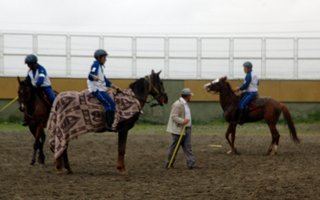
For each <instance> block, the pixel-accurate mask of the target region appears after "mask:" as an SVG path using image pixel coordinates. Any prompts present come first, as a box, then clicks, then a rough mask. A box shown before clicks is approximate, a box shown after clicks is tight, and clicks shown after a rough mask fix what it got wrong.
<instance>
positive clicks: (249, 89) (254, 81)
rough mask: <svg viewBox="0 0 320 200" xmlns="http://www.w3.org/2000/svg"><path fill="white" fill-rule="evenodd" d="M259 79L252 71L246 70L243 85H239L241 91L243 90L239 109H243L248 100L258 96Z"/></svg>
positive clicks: (248, 102)
mask: <svg viewBox="0 0 320 200" xmlns="http://www.w3.org/2000/svg"><path fill="white" fill-rule="evenodd" d="M258 86H259V79H258V76H256V75H255V74H254V73H253V72H252V71H251V72H248V73H247V75H246V77H245V79H244V83H243V85H242V86H241V87H240V90H241V91H245V93H244V94H243V96H242V98H241V100H240V110H242V111H243V110H245V109H246V107H247V106H248V105H249V104H250V102H251V101H252V100H253V99H254V98H255V97H257V96H258Z"/></svg>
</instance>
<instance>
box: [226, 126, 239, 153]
mask: <svg viewBox="0 0 320 200" xmlns="http://www.w3.org/2000/svg"><path fill="white" fill-rule="evenodd" d="M236 126H237V124H235V123H229V127H228V130H227V132H226V139H227V141H228V143H229V145H230V147H231V150H229V151H228V152H227V154H238V152H237V150H236V148H235V145H234V141H235V132H236ZM230 134H231V140H230Z"/></svg>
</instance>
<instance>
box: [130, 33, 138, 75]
mask: <svg viewBox="0 0 320 200" xmlns="http://www.w3.org/2000/svg"><path fill="white" fill-rule="evenodd" d="M131 40H132V72H131V75H132V77H134V78H136V77H137V38H136V37H132V39H131Z"/></svg>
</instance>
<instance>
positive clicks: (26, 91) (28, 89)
mask: <svg viewBox="0 0 320 200" xmlns="http://www.w3.org/2000/svg"><path fill="white" fill-rule="evenodd" d="M17 80H18V82H19V89H18V96H19V104H20V107H19V110H21V111H22V112H23V111H24V110H25V109H26V104H27V103H28V102H30V101H32V98H33V88H32V85H31V82H30V81H28V80H23V81H21V80H20V77H17Z"/></svg>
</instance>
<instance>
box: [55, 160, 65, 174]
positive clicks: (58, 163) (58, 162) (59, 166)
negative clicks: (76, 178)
mask: <svg viewBox="0 0 320 200" xmlns="http://www.w3.org/2000/svg"><path fill="white" fill-rule="evenodd" d="M62 156H63V155H61V156H59V158H57V159H56V170H57V174H58V175H61V174H63V170H62V166H63V162H62Z"/></svg>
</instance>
